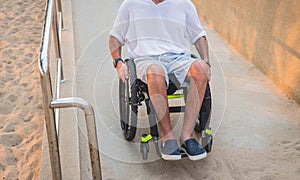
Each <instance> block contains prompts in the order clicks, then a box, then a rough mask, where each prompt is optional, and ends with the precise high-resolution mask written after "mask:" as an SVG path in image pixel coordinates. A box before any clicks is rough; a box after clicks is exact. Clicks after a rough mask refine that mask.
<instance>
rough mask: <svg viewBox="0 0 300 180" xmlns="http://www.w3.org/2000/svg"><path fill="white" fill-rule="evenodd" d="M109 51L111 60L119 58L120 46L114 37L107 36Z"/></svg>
mask: <svg viewBox="0 0 300 180" xmlns="http://www.w3.org/2000/svg"><path fill="white" fill-rule="evenodd" d="M109 50H110V54H111V57H112V58H113V59H117V58H120V57H121V53H122V45H121V43H120V42H119V41H118V39H117V38H115V37H114V36H109Z"/></svg>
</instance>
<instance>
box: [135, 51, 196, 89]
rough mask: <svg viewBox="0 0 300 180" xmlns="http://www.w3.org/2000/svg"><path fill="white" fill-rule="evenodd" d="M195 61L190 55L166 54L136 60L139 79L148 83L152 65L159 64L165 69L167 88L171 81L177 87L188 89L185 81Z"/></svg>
mask: <svg viewBox="0 0 300 180" xmlns="http://www.w3.org/2000/svg"><path fill="white" fill-rule="evenodd" d="M194 61H197V59H194V58H192V57H191V55H190V54H184V53H180V54H178V53H165V54H162V55H156V56H144V57H138V58H135V59H134V62H135V64H136V69H137V77H138V78H139V79H141V80H142V81H144V82H145V83H147V76H146V72H147V69H148V67H149V66H150V65H153V64H157V65H159V66H161V67H162V68H163V69H164V72H165V74H164V76H165V79H166V84H167V87H168V85H169V80H171V81H172V82H173V83H174V84H175V85H176V86H177V87H187V85H188V83H187V82H186V81H185V80H186V76H187V73H188V71H189V69H190V66H191V65H192V63H193V62H194Z"/></svg>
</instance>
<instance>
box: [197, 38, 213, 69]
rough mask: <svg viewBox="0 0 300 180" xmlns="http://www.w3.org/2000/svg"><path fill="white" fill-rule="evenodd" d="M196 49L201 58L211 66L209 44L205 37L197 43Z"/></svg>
mask: <svg viewBox="0 0 300 180" xmlns="http://www.w3.org/2000/svg"><path fill="white" fill-rule="evenodd" d="M195 47H196V49H197V51H198V53H199V55H200V57H201V59H203V60H204V61H205V62H206V63H207V64H208V65H209V66H210V64H209V53H208V42H207V39H206V37H205V36H202V37H200V38H199V39H198V40H197V41H196V43H195Z"/></svg>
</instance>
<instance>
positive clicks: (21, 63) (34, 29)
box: [0, 0, 46, 179]
mask: <svg viewBox="0 0 300 180" xmlns="http://www.w3.org/2000/svg"><path fill="white" fill-rule="evenodd" d="M0 4H1V6H0V22H1V24H0V178H1V179H38V177H39V169H40V158H41V148H42V146H41V144H42V134H43V127H44V126H43V124H44V114H43V110H42V101H41V96H42V95H41V87H40V79H39V69H38V61H37V60H38V55H39V49H40V43H41V34H42V27H43V21H44V16H45V5H46V1H41V0H35V1H34V0H16V1H6V0H0Z"/></svg>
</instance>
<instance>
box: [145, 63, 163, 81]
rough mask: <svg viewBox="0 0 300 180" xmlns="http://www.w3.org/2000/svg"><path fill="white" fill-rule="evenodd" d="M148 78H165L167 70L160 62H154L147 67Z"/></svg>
mask: <svg viewBox="0 0 300 180" xmlns="http://www.w3.org/2000/svg"><path fill="white" fill-rule="evenodd" d="M146 75H147V78H148V79H149V78H161V79H165V70H164V68H163V67H161V66H160V65H158V64H152V65H150V66H149V67H148V68H147V71H146Z"/></svg>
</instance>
